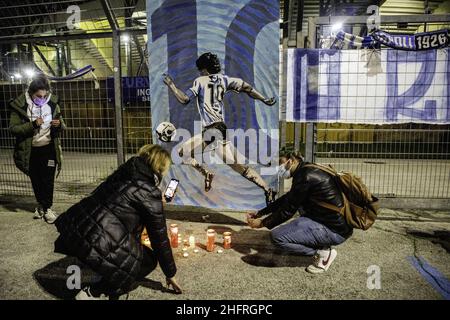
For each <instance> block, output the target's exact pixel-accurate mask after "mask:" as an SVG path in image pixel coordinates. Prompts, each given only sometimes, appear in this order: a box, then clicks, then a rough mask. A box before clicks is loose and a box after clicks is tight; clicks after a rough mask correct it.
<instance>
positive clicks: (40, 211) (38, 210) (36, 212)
mask: <svg viewBox="0 0 450 320" xmlns="http://www.w3.org/2000/svg"><path fill="white" fill-rule="evenodd" d="M42 217H44V210H43V209H42V207H41V206H38V207H36V208H35V209H34V216H33V219H42Z"/></svg>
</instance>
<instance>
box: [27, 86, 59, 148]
mask: <svg viewBox="0 0 450 320" xmlns="http://www.w3.org/2000/svg"><path fill="white" fill-rule="evenodd" d="M50 97H51V94H49V95H48V97H47V101H46V103H45V104H44V105H43V106H41V107H40V106H38V105H36V104H35V103H34V102H33V99H31V97H30V95H29V94H28V92H27V93H26V94H25V98H26V100H27V104H28V108H27V115H28V118H29V119H30V120H31V121H34V120H36V119H37V118H42V119H43V120H44V123H43V124H42V125H41V126H40V127H39V128H38V129H36V130H35V132H34V136H33V142H32V146H33V147H43V146H46V145H48V144H49V143H50V142H51V141H52V138H51V136H50V128H51V122H52V120H53V116H52V108H51V107H50V106H49V104H48V101H49V100H50Z"/></svg>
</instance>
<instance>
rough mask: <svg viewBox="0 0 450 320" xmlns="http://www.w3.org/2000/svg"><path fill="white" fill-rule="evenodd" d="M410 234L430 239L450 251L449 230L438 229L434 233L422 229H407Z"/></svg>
mask: <svg viewBox="0 0 450 320" xmlns="http://www.w3.org/2000/svg"><path fill="white" fill-rule="evenodd" d="M407 233H408V234H410V235H412V236H414V237H416V238H419V239H427V240H430V241H431V242H432V243H434V244H439V245H441V246H442V248H444V249H445V251H447V253H450V231H447V230H436V231H433V233H432V234H431V233H426V232H421V231H414V230H412V231H411V230H410V231H407Z"/></svg>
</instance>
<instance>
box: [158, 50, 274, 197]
mask: <svg viewBox="0 0 450 320" xmlns="http://www.w3.org/2000/svg"><path fill="white" fill-rule="evenodd" d="M196 65H197V68H198V70H199V72H200V77H198V78H197V79H195V81H194V83H193V85H192V87H191V88H190V89H188V90H187V91H186V92H183V91H182V90H180V89H179V88H178V87H177V86H176V85H175V83H174V81H173V79H172V78H171V77H170V76H169V75H165V77H164V83H165V84H166V85H167V86H168V87H169V89H170V90H171V91H172V93H173V94H174V96H175V97H176V99H177V100H178V101H179V102H180V103H182V104H185V105H186V104H188V103H189V102H190V101H191V100H192V99H193V98H194V97H195V98H196V100H197V108H198V112H199V113H200V117H201V119H202V125H203V132H202V134H198V135H195V136H194V137H192V138H191V139H189V140H188V141H186V142H185V143H184V144H183V146H182V147H181V148H180V149H179V150H178V153H179V155H180V157H182V159H183V163H184V164H190V165H192V166H193V167H194V168H195V169H196V170H197V171H199V172H200V173H201V174H202V175H203V176H204V177H205V191H206V192H208V191H209V190H210V189H211V185H212V181H213V178H214V173H212V172H211V171H209V170H208V168H207V167H206V166H205V165H202V164H200V163H198V162H197V161H196V160H195V159H194V156H193V153H194V150H197V148H198V147H201V148H202V150H204V149H205V148H206V147H207V146H208V145H209V144H211V143H212V142H214V141H215V140H214V139H212V140H211V141H205V140H204V139H203V133H204V132H206V131H207V130H217V131H218V132H220V136H222V141H223V142H222V146H223V147H222V148H220V147H219V148H218V151H217V153H218V154H219V155H221V156H222V157H223V155H224V154H225V155H226V156H227V157H226V159H230V157H231V159H233V161H231V163H229V161H227V164H228V165H229V166H230V167H231V168H232V169H233V170H234V171H236V172H238V173H239V174H241V175H242V176H243V177H245V178H246V179H247V180H249V181H251V182H253V183H254V184H256V185H257V186H258V187H260V188H261V189H263V190H264V194H265V196H266V203H271V202H273V200H274V198H275V191H274V190H273V189H271V188H269V187H268V185H267V183H266V182H265V181H264V180H263V179H262V177H261V176H260V175H259V174H258V173H257V172H256V171H255V170H254V169H253V168H250V167H249V166H248V165H245V164H238V163H237V159H238V155H237V151H236V150H235V149H234V146H232V143H225V141H226V130H227V127H226V125H225V122H224V104H223V97H224V95H225V93H226V92H229V91H234V92H237V93H241V92H244V93H246V94H247V95H249V96H250V97H251V98H253V99H256V100H260V101H262V102H263V103H264V104H266V105H267V106H273V105H274V104H275V103H276V98H275V97H272V98H266V97H264V95H262V94H261V93H260V92H258V91H257V90H255V89H254V88H253V87H252V86H251V85H250V84H248V83H246V82H245V81H244V80H242V79H240V78H232V77H229V76H227V75H224V74H221V73H220V72H221V66H220V60H219V58H218V57H217V55H216V54H213V53H211V52H207V53H204V54H202V55H201V56H200V57H199V58H198V59H197V61H196ZM219 145H220V141H219ZM183 150H185V151H186V150H188V151H189V152H188V154H186V153H184V152H183Z"/></svg>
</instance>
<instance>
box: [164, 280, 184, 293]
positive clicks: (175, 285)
mask: <svg viewBox="0 0 450 320" xmlns="http://www.w3.org/2000/svg"><path fill="white" fill-rule="evenodd" d="M166 283H167V287H168V288H169V287H170V286H172V288H173V290H175V293H176V294H181V293H183V290H182V289H181V287H180V285H179V284H178V282H177V280H176V279H175V277H172V278H166Z"/></svg>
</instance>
